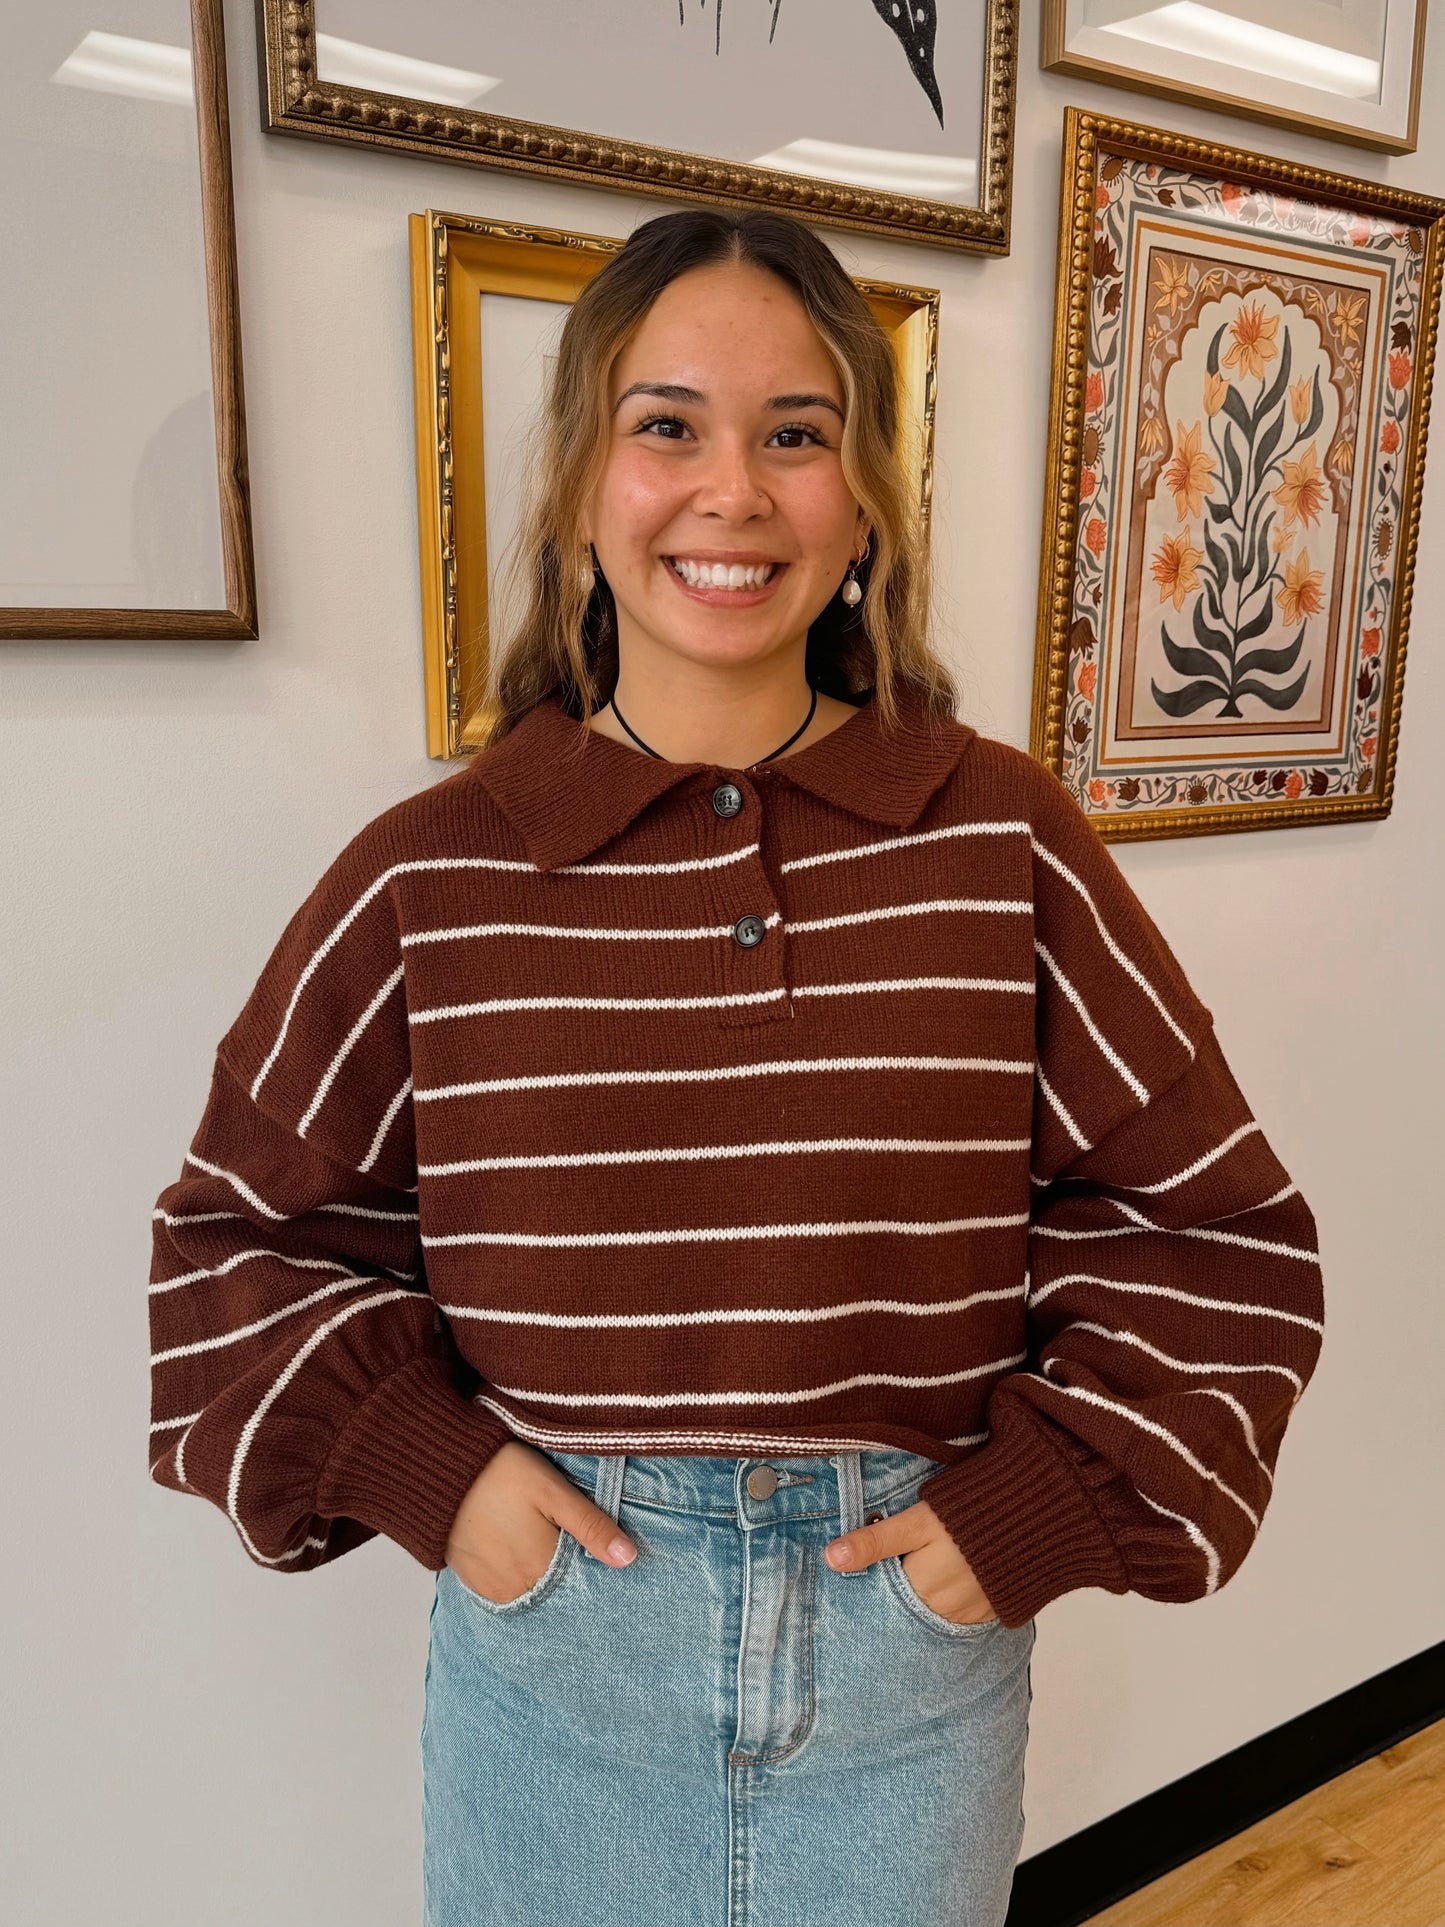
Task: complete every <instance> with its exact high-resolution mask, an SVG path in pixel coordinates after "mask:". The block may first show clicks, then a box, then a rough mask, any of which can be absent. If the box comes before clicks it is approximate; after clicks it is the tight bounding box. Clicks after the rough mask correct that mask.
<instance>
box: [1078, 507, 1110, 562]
mask: <svg viewBox="0 0 1445 1927" xmlns="http://www.w3.org/2000/svg"><path fill="white" fill-rule="evenodd" d="M1108 533H1109V531H1108V529H1107V528H1106V527H1105V526H1104V522H1103V518H1102V517H1101V516H1098V515H1096V516H1095V517H1094V519H1093V521H1092V522H1090V524H1089V526H1088V527H1087V528H1086V529H1085V530H1084V541H1085V543H1086V544H1087V546H1088V548H1089V552H1090V553H1091V554H1092V555H1102V554H1103V553H1104V542H1105V539H1106V537H1107V536H1108Z"/></svg>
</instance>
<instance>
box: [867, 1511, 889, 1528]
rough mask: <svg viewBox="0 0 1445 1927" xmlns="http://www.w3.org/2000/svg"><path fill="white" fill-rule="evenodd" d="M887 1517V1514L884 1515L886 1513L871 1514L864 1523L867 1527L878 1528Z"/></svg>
mask: <svg viewBox="0 0 1445 1927" xmlns="http://www.w3.org/2000/svg"><path fill="white" fill-rule="evenodd" d="M885 1517H886V1514H884V1513H882V1512H870V1513H869V1514H868V1517H867V1518H866V1519H865V1520H864V1521H863V1523H864V1525H865V1526H876V1525H878V1524H879V1523H880V1522H881V1521H882V1520H883V1519H884V1518H885Z"/></svg>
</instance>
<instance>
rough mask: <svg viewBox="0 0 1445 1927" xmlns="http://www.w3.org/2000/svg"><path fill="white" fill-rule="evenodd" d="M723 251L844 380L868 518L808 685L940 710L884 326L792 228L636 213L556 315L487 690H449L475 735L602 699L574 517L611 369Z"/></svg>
mask: <svg viewBox="0 0 1445 1927" xmlns="http://www.w3.org/2000/svg"><path fill="white" fill-rule="evenodd" d="M727 262H739V263H746V264H748V265H750V266H753V267H757V268H761V269H763V270H764V271H765V272H767V273H769V274H773V275H775V276H776V277H777V278H778V279H779V280H780V281H782V282H783V283H784V284H785V285H786V286H787V287H789V288H790V289H791V290H792V292H793V293H794V295H796V297H797V298H798V300H799V301H800V302H801V304H802V306H803V309H804V311H805V312H806V314H807V315H808V318H809V320H810V321H811V322H812V323H813V326H814V327H815V328H816V329H817V331H818V334H819V336H820V337H821V338H822V341H823V344H824V347H825V348H826V349H827V351H828V353H829V354H830V356H831V357H832V359H833V361H834V363H835V365H836V367H837V370H838V375H839V379H840V381H841V383H842V386H843V393H844V400H845V409H844V427H843V435H842V443H841V451H840V452H841V458H842V464H843V474H844V477H845V479H846V481H847V484H848V487H849V490H850V491H851V493H852V495H853V498H854V500H855V501H857V502H858V503H859V505H860V507H861V508H862V509H863V512H864V514H865V515H866V516H867V518H868V521H869V523H870V524H871V531H872V532H871V536H870V540H869V545H868V552H867V555H866V557H865V559H864V561H863V563H862V564H861V565H860V566H859V568H858V570H857V580H858V583H859V586H860V587H861V588H862V589H863V600H862V602H861V603H859V604H858V605H857V607H856V608H851V609H850V608H849V607H848V606H847V604H845V603H844V601H843V599H842V596H841V595H839V594H835V595H834V596H833V598H832V600H831V601H830V602H829V604H828V606H827V607H826V608H825V609H824V610H823V612H822V613H821V615H819V616H818V618H817V620H816V621H815V622H814V623H813V625H812V627H811V628H810V630H809V632H808V643H807V660H806V673H807V677H808V680H809V682H811V683H812V684H813V685H814V686H815V687H816V688H817V689H819V690H821V691H822V692H823V693H824V694H826V695H832V696H836V697H839V698H841V699H842V700H844V701H848V700H858V699H860V698H861V697H862V696H863V695H865V694H866V693H867V692H868V691H869V690H873V691H874V699H875V701H876V702H877V704H878V709H879V714H880V717H881V718H882V720H883V722H884V724H885V726H891V725H892V723H893V722H895V721H896V718H897V707H896V691H897V689H898V687H899V685H900V684H907V685H909V686H911V687H912V689H914V690H915V691H916V692H918V693H919V694H921V695H922V696H923V697H924V699H925V703H926V705H927V708H928V711H929V712H930V713H931V714H933V715H936V716H938V717H944V716H949V717H951V716H952V715H953V714H954V712H955V707H956V702H957V690H956V687H955V684H954V680H953V676H952V674H951V672H950V670H949V668H948V666H947V665H946V664H945V663H944V662H943V661H941V660H940V659H939V658H938V657H937V656H935V655H934V653H933V650H932V648H931V645H930V641H929V633H928V631H929V619H928V618H929V582H928V562H927V553H926V550H925V548H924V544H923V541H922V536H921V530H920V522H919V510H918V502H917V497H916V491H915V486H914V483H913V482H912V480H911V479H910V478H909V476H908V475H907V473H906V472H905V468H904V463H903V451H902V445H901V424H900V420H899V411H898V388H897V374H896V368H895V363H894V359H893V351H892V348H891V347H890V345H889V341H888V337H887V335H886V334H885V333H884V331H883V329H882V328H881V327H880V325H879V323H878V321H877V319H876V318H875V316H874V314H873V312H872V310H871V309H870V308H869V306H868V304H867V302H866V301H865V300H864V299H863V296H862V295H861V294H860V293H859V292H858V290H857V288H856V287H854V285H853V283H852V281H851V280H850V279H849V277H848V275H847V273H846V272H845V270H844V269H843V267H842V265H841V264H840V263H839V261H838V259H837V257H836V256H835V255H834V254H833V252H832V250H831V249H830V248H828V247H827V246H826V245H825V244H824V243H823V242H822V241H821V240H819V239H818V237H817V236H816V235H815V234H814V233H813V231H812V229H811V228H808V227H805V226H804V225H803V223H802V222H801V221H797V220H794V219H793V218H792V217H791V216H790V215H787V214H778V213H772V212H769V211H765V210H751V211H747V212H737V213H734V212H732V211H730V210H728V209H723V208H691V209H687V210H685V211H683V212H682V213H678V214H664V215H660V216H658V217H657V218H656V219H655V220H651V221H645V222H644V223H643V224H642V225H641V226H640V227H638V228H637V229H636V230H635V231H634V232H633V234H632V235H631V236H630V238H629V239H628V240H627V242H626V243H625V244H624V246H623V247H622V248H621V249H620V250H619V251H618V253H616V254H615V255H613V257H612V258H611V260H609V261H608V263H607V264H606V266H605V267H603V268H602V269H600V270H599V272H598V273H597V274H595V275H594V276H593V277H592V279H591V280H590V281H589V282H588V283H587V285H586V286H585V287H584V288H583V290H582V292H581V294H580V295H579V296H578V297H577V299H576V301H575V302H574V303H573V305H572V307H571V308H570V310H569V311H568V314H567V319H566V322H565V324H564V326H563V329H562V336H561V343H560V346H559V350H558V354H557V358H556V363H555V366H554V368H553V370H552V374H551V379H550V381H549V382H548V385H547V389H546V393H545V397H544V401H543V406H542V410H541V414H540V416H539V418H538V420H537V422H536V423H535V425H534V429H533V437H532V446H531V449H530V451H529V457H528V461H527V464H526V480H525V482H524V487H523V498H522V507H521V517H520V521H519V525H518V530H517V535H516V538H515V543H514V546H513V549H512V553H511V558H510V562H509V565H508V568H507V571H506V573H505V577H504V585H503V594H502V596H501V598H500V601H501V604H502V607H503V608H504V609H510V610H512V611H513V612H514V613H513V615H512V616H511V618H510V619H508V620H506V621H505V624H504V638H503V642H502V645H501V647H500V648H498V649H496V650H494V651H493V652H492V655H491V659H490V661H489V663H488V667H487V678H486V688H485V690H484V691H480V692H464V699H465V707H466V709H467V710H468V711H470V712H473V713H476V712H477V711H480V712H481V713H482V714H484V715H485V717H486V719H487V720H486V724H485V729H484V735H483V738H482V741H483V743H485V742H488V741H492V740H495V739H496V738H497V737H499V736H502V735H505V734H506V732H507V730H508V729H510V728H511V727H512V725H513V724H514V723H515V722H516V721H517V720H518V718H519V717H520V716H522V715H523V714H524V713H525V712H526V711H527V710H528V709H530V708H531V707H532V706H533V705H534V704H535V703H537V702H539V701H541V700H542V699H543V698H544V697H547V696H550V695H554V694H555V695H558V696H560V697H561V699H562V701H563V702H564V704H565V706H566V707H567V709H568V710H569V711H570V713H571V714H573V715H574V716H576V717H578V718H579V719H580V720H583V721H585V720H586V719H587V718H588V717H589V716H591V715H592V714H593V713H594V712H595V711H596V710H597V709H599V708H600V707H601V706H602V705H603V704H604V703H606V701H607V699H608V697H609V696H610V695H611V694H612V691H613V688H614V687H615V685H616V681H617V669H618V664H617V613H616V607H615V605H614V603H613V599H612V592H611V590H610V589H609V588H608V586H607V584H606V583H605V581H603V579H602V577H601V576H600V574H599V575H597V576H596V578H595V579H593V576H592V570H591V568H590V566H589V561H588V546H587V543H586V540H585V537H584V534H583V528H582V516H583V512H584V507H585V504H586V503H587V502H588V501H589V500H590V499H591V497H592V494H593V491H594V489H595V488H596V485H597V483H598V481H599V479H600V477H601V474H602V469H603V466H604V464H605V462H606V459H607V450H608V440H609V433H610V419H609V415H610V411H609V406H608V402H609V383H610V380H611V375H612V367H613V363H614V362H615V361H616V358H617V356H618V354H619V353H620V352H621V350H622V348H623V346H624V344H625V343H626V342H627V341H628V339H629V338H630V336H631V335H632V334H633V332H634V330H635V329H636V328H637V326H638V324H639V323H640V322H641V321H642V319H643V317H644V316H645V315H646V313H647V311H648V309H649V308H650V307H651V306H652V304H653V302H654V301H655V300H656V299H657V297H658V296H659V295H660V294H661V293H662V291H663V289H664V288H665V287H667V286H668V284H669V283H670V282H672V281H674V280H676V279H677V277H678V276H679V275H681V274H686V273H687V272H688V271H689V270H690V269H692V268H701V267H707V266H711V265H713V264H716V263H727ZM841 586H842V585H841V583H840V585H839V587H840V589H841ZM476 695H480V697H481V701H480V703H476V702H475V701H474V700H473V698H474V697H475V696H476Z"/></svg>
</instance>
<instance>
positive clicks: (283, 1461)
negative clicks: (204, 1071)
mask: <svg viewBox="0 0 1445 1927" xmlns="http://www.w3.org/2000/svg"><path fill="white" fill-rule="evenodd" d="M378 862H379V863H380V866H381V867H380V874H378ZM387 878H388V871H387V869H386V867H385V859H384V858H382V859H372V860H371V861H370V862H368V857H367V840H366V835H365V833H363V836H362V837H361V838H358V839H357V840H356V842H355V843H353V844H352V845H351V846H350V847H349V848H348V849H347V850H346V851H344V852H343V853H342V856H341V857H340V858H338V859H337V861H336V863H335V864H334V865H333V866H332V867H331V869H330V870H329V871H328V872H327V873H326V875H325V876H323V878H322V879H321V881H320V882H319V883H318V884H317V886H316V889H315V890H314V891H313V892H312V894H311V896H310V897H309V898H308V899H307V901H306V902H305V903H304V904H303V905H302V907H301V908H300V910H298V911H297V913H296V915H295V916H294V917H293V918H292V920H291V922H290V923H289V924H288V926H287V928H286V930H285V931H284V932H283V934H282V936H281V938H280V940H279V942H278V943H277V945H276V948H275V949H274V951H273V952H272V954H271V956H270V959H269V960H268V962H267V963H266V966H265V968H264V970H263V971H262V974H261V977H260V980H259V981H258V983H257V984H256V986H255V988H254V990H253V991H252V993H251V995H250V997H249V998H248V1000H247V1002H246V1005H245V1007H244V1009H243V1010H242V1012H241V1014H240V1016H239V1017H238V1018H237V1020H236V1022H235V1023H234V1024H233V1025H232V1027H231V1029H230V1030H229V1031H228V1032H227V1034H226V1036H225V1037H224V1038H223V1039H222V1040H221V1042H220V1044H219V1046H218V1048H217V1053H216V1060H215V1065H214V1068H213V1071H212V1075H211V1083H210V1093H209V1097H208V1100H207V1103H206V1106H205V1111H204V1115H203V1116H202V1118H201V1121H200V1124H199V1127H198V1128H197V1131H196V1134H195V1136H194V1138H193V1139H192V1142H191V1146H190V1149H189V1151H188V1152H187V1154H186V1156H185V1159H184V1163H183V1166H182V1169H181V1174H180V1176H179V1177H178V1179H177V1180H176V1182H175V1183H173V1184H171V1185H168V1186H167V1187H166V1189H165V1190H164V1191H162V1193H161V1195H160V1199H159V1201H158V1204H157V1207H156V1210H155V1212H154V1213H153V1252H152V1261H151V1284H150V1298H149V1303H150V1332H151V1345H152V1351H151V1361H150V1369H151V1426H150V1450H149V1456H150V1473H151V1477H152V1478H153V1479H154V1480H155V1481H156V1482H157V1483H158V1484H160V1485H163V1486H168V1487H170V1488H172V1489H173V1490H175V1491H179V1492H189V1493H194V1494H195V1495H197V1496H198V1497H201V1498H204V1499H209V1500H210V1501H211V1503H212V1504H213V1505H216V1506H219V1507H220V1508H221V1510H222V1511H224V1512H225V1513H226V1515H227V1517H228V1518H229V1519H230V1520H231V1523H232V1524H233V1525H234V1526H235V1528H236V1531H237V1534H238V1535H239V1538H240V1541H241V1544H242V1546H243V1548H244V1549H245V1551H246V1553H247V1554H248V1555H249V1556H250V1558H252V1559H253V1560H254V1561H256V1563H257V1564H260V1565H264V1566H273V1567H276V1568H278V1569H279V1570H281V1571H283V1572H285V1571H293V1572H297V1571H302V1570H305V1569H306V1568H308V1567H311V1566H317V1565H322V1564H324V1563H325V1562H327V1561H328V1560H331V1559H336V1558H339V1557H340V1556H341V1555H342V1554H343V1553H345V1552H348V1551H350V1550H351V1549H352V1548H353V1547H355V1546H358V1545H361V1544H363V1543H364V1542H365V1541H366V1540H368V1539H371V1538H373V1537H375V1536H376V1535H377V1534H378V1533H383V1534H386V1535H387V1536H389V1537H390V1538H392V1539H395V1540H396V1541H397V1542H398V1544H400V1545H402V1546H403V1547H405V1549H406V1550H407V1551H408V1552H410V1553H411V1554H412V1555H413V1556H414V1557H415V1558H416V1559H418V1560H420V1561H421V1563H422V1564H423V1565H425V1566H427V1567H429V1568H430V1569H431V1570H432V1571H439V1570H440V1569H441V1567H442V1566H443V1565H445V1563H446V1556H445V1555H446V1542H447V1539H448V1536H449V1534H450V1530H451V1523H452V1520H453V1519H454V1518H455V1516H456V1512H457V1508H458V1506H459V1505H460V1504H461V1501H462V1499H463V1497H464V1496H465V1494H466V1492H467V1489H468V1487H469V1486H470V1485H471V1483H472V1481H473V1480H474V1479H475V1478H476V1476H477V1474H478V1473H479V1472H480V1471H481V1470H482V1468H483V1466H484V1465H485V1464H486V1463H487V1461H488V1460H489V1459H490V1458H491V1456H492V1455H493V1453H494V1452H495V1451H496V1450H497V1449H498V1447H499V1446H501V1445H503V1444H504V1443H505V1442H506V1441H507V1439H508V1438H509V1437H510V1436H511V1435H510V1433H509V1432H508V1431H507V1430H506V1428H505V1427H504V1426H502V1425H501V1424H500V1422H499V1421H497V1420H496V1419H494V1418H493V1417H492V1416H491V1415H490V1414H489V1413H484V1412H483V1411H481V1410H480V1409H479V1408H478V1407H477V1406H475V1405H474V1404H472V1403H470V1402H469V1400H468V1398H467V1396H466V1392H467V1390H468V1389H469V1384H468V1374H469V1373H470V1371H471V1368H470V1367H469V1366H467V1365H466V1363H465V1361H464V1360H463V1359H462V1358H461V1356H460V1354H459V1353H458V1352H457V1350H456V1348H455V1346H454V1344H453V1341H452V1339H451V1335H450V1331H449V1329H448V1327H447V1324H446V1321H445V1319H444V1317H443V1315H442V1313H441V1311H440V1309H439V1307H438V1306H437V1305H436V1303H435V1301H434V1300H433V1298H432V1297H431V1294H430V1292H429V1291H428V1289H427V1285H426V1279H425V1275H424V1269H423V1264H422V1256H421V1240H420V1226H419V1220H418V1212H417V1190H416V1183H417V1179H416V1152H415V1140H414V1137H413V1131H412V1118H411V1075H410V1049H409V1041H408V1025H407V1015H406V1004H405V988H404V982H403V974H402V966H401V948H400V939H399V932H398V928H397V923H396V915H395V908H394V902H393V899H392V897H391V893H390V891H389V890H388V889H387V888H386V882H387ZM470 1382H471V1384H472V1385H474V1384H475V1382H476V1381H475V1377H474V1376H473V1377H472V1379H471V1381H470Z"/></svg>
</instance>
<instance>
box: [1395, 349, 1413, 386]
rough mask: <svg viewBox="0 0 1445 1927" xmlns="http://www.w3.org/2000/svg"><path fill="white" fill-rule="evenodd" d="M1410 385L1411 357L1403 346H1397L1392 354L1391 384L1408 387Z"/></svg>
mask: <svg viewBox="0 0 1445 1927" xmlns="http://www.w3.org/2000/svg"><path fill="white" fill-rule="evenodd" d="M1409 385H1410V357H1409V356H1408V355H1407V354H1406V353H1405V351H1404V349H1403V348H1397V349H1396V350H1395V352H1394V354H1392V355H1391V356H1390V386H1391V387H1392V388H1408V387H1409Z"/></svg>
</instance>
